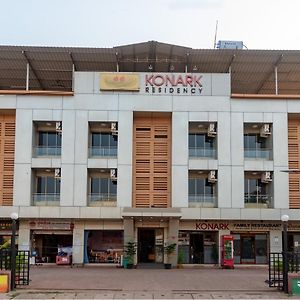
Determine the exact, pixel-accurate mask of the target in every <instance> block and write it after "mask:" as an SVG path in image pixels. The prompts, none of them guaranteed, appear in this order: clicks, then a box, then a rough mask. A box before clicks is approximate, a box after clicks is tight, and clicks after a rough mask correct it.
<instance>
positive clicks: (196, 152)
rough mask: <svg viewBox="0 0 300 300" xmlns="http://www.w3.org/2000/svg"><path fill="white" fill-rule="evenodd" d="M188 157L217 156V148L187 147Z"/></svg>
mask: <svg viewBox="0 0 300 300" xmlns="http://www.w3.org/2000/svg"><path fill="white" fill-rule="evenodd" d="M189 157H196V158H197V157H208V158H214V159H215V158H217V150H216V149H213V148H191V147H190V148H189Z"/></svg>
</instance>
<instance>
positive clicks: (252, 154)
mask: <svg viewBox="0 0 300 300" xmlns="http://www.w3.org/2000/svg"><path fill="white" fill-rule="evenodd" d="M244 156H245V158H252V159H266V160H270V159H272V149H267V148H264V149H249V148H248V149H247V148H246V149H245V150H244Z"/></svg>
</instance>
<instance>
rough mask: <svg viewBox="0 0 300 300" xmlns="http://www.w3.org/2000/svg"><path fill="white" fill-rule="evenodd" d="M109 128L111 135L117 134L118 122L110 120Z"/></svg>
mask: <svg viewBox="0 0 300 300" xmlns="http://www.w3.org/2000/svg"><path fill="white" fill-rule="evenodd" d="M110 130H111V133H112V135H117V134H118V123H116V122H112V123H111V124H110Z"/></svg>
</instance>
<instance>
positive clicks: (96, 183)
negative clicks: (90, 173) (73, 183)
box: [91, 178, 100, 194]
mask: <svg viewBox="0 0 300 300" xmlns="http://www.w3.org/2000/svg"><path fill="white" fill-rule="evenodd" d="M99 192H100V180H99V178H91V193H92V194H98V193H99Z"/></svg>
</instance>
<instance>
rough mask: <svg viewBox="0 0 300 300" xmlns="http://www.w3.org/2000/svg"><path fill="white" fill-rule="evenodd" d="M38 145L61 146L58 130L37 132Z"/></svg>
mask: <svg viewBox="0 0 300 300" xmlns="http://www.w3.org/2000/svg"><path fill="white" fill-rule="evenodd" d="M38 146H43V147H61V134H59V133H58V132H43V131H40V132H39V134H38Z"/></svg>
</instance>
